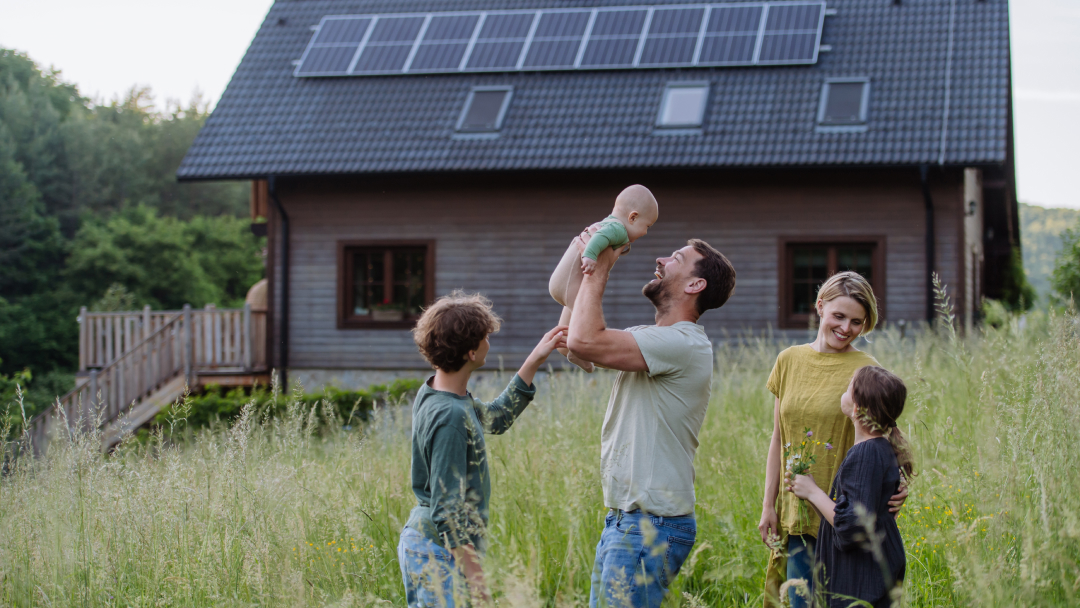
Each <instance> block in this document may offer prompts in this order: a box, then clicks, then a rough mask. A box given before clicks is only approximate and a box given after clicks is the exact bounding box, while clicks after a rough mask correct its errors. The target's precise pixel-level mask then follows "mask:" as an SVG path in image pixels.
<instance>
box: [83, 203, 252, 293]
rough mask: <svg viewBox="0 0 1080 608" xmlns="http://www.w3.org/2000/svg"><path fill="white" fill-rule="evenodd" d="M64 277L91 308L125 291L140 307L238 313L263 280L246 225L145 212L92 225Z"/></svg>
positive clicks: (141, 209)
mask: <svg viewBox="0 0 1080 608" xmlns="http://www.w3.org/2000/svg"><path fill="white" fill-rule="evenodd" d="M65 272H66V275H67V280H68V284H69V285H70V286H71V289H72V290H73V291H75V292H76V293H79V294H83V296H84V297H86V298H87V302H92V301H94V300H97V299H99V298H101V297H102V296H104V295H105V292H106V290H107V289H109V288H110V286H113V285H115V284H119V285H122V286H123V287H124V288H125V290H126V291H128V292H130V294H131V296H132V298H133V300H134V303H135V304H136V306H137V307H141V306H143V305H146V304H149V305H150V306H151V307H152V308H156V309H172V310H175V309H178V308H181V307H182V306H183V305H184V304H191V305H192V306H203V305H205V304H210V303H213V304H217V305H219V306H239V305H241V304H242V303H243V301H244V296H245V294H246V293H247V290H248V288H250V287H251V285H253V284H254V283H255V282H256V281H258V280H259V279H260V278H262V274H263V261H262V246H261V244H260V242H259V240H258V238H257V237H255V236H254V235H252V234H251V232H250V230H249V228H248V222H247V221H245V220H243V219H240V218H232V217H228V216H220V217H215V218H211V217H205V216H196V217H195V218H192V220H191V221H189V222H184V221H181V220H179V219H176V218H171V217H161V216H159V215H158V214H157V213H156V212H155V211H154V210H153V209H151V208H149V207H145V206H139V207H134V208H129V209H124V210H121V211H118V212H117V213H114V214H112V215H110V216H108V217H106V218H103V219H99V218H89V219H87V220H86V221H85V222H84V223H83V225H82V227H81V228H80V229H79V232H78V233H77V234H76V235H75V239H74V242H73V243H72V251H71V255H70V256H69V257H68V260H67V269H66V271H65Z"/></svg>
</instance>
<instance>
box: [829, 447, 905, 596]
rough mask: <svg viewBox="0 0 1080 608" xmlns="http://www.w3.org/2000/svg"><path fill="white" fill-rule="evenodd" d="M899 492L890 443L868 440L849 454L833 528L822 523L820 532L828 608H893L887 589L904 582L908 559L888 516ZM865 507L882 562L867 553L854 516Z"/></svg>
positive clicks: (838, 482)
mask: <svg viewBox="0 0 1080 608" xmlns="http://www.w3.org/2000/svg"><path fill="white" fill-rule="evenodd" d="M899 487H900V467H899V465H898V464H897V462H896V455H895V454H894V453H893V450H892V446H891V445H890V444H889V440H888V439H885V438H884V437H877V438H874V439H868V440H866V441H863V442H862V443H858V444H856V445H855V446H853V447H852V448H851V449H850V450H848V453H847V457H845V458H844V462H842V463H840V468H839V469H838V470H837V471H836V478H835V479H834V480H833V483H832V496H831V497H832V499H833V500H834V501H835V502H836V514H835V517H834V518H833V522H834V523H833V525H831V526H830V525H829V522H828V521H826V520H825V519H824V518H822V520H821V528H819V529H818V541H817V561H818V562H819V564H820V565H821V566H823V568H822V572H821V576H822V577H823V578H824V581H825V585H824V588H825V597H826V600H827V602H828V605H829V606H830V607H840V606H843V607H846V606H850V605H851V603H852V600H851V599H847V598H857V599H860V600H864V601H867V602H869V603H871V604H873V605H874V606H875V608H877V607H887V606H889V604H890V600H889V589H891V588H892V587H893V586H894V585H895V584H896V583H898V582H900V581H902V580H904V570H905V568H906V566H907V559H906V558H905V556H904V541H903V539H901V538H900V529H899V528H898V527H897V526H896V520H895V519H893V516H892V514H891V513H889V498H891V497H892V496H893V495H894V494H896V492H897V490H898V489H899ZM856 504H862V505H863V507H865V508H866V510H867V511H868V512H869V513H872V514H874V517H875V522H874V528H875V531H874V533H875V535H876V536H877V537H878V538H879V539H880V543H881V554H882V558H883V559H882V562H883V563H878V561H877V560H875V559H874V554H873V553H872V552H871V551H870V549H869V543H868V535H867V530H866V528H865V526H864V525H863V522H860V521H859V516H858V515H856V513H855V505H856Z"/></svg>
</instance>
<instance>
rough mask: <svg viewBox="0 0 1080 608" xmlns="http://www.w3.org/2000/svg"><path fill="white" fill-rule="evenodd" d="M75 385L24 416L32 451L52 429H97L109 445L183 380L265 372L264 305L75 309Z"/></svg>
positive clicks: (246, 378) (229, 381)
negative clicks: (44, 407) (51, 402)
mask: <svg viewBox="0 0 1080 608" xmlns="http://www.w3.org/2000/svg"><path fill="white" fill-rule="evenodd" d="M79 324H80V328H79V374H78V375H77V376H76V383H75V389H74V390H72V391H71V392H69V393H68V394H66V395H64V396H63V397H60V398H59V399H58V400H57V403H56V405H54V406H53V407H52V408H50V409H48V410H46V411H44V412H42V413H41V414H39V415H37V416H35V417H34V418H33V419H31V420H30V421H29V423H28V429H27V430H28V433H29V437H30V441H31V444H32V446H33V451H34V453H35V454H38V455H40V454H43V453H44V452H45V450H46V448H47V447H48V444H49V441H50V440H51V439H52V438H54V437H55V436H56V434H57V433H59V432H63V431H67V432H74V431H91V430H94V429H99V430H100V431H101V434H102V442H103V444H104V445H103V447H104V448H105V449H109V448H111V447H113V446H114V445H116V444H117V443H119V442H120V440H121V439H122V438H123V437H124V435H125V434H126V433H129V432H131V431H133V430H135V429H137V428H139V427H140V426H142V425H144V424H146V423H147V422H149V421H150V420H151V419H152V418H153V417H154V416H155V415H157V414H158V412H160V411H161V410H162V409H163V408H164V407H166V406H168V405H170V404H171V403H173V402H174V401H175V400H176V399H177V398H179V397H181V396H182V395H183V394H184V391H185V390H187V389H188V388H191V389H195V388H197V387H198V386H200V385H202V384H209V383H217V384H226V385H250V384H253V383H255V382H265V381H267V380H268V379H269V377H268V375H267V366H266V313H265V312H263V311H253V310H252V309H251V306H250V305H247V304H245V305H244V307H243V308H238V309H217V308H216V307H214V305H212V304H211V305H208V306H207V307H206V308H204V309H192V308H191V307H190V306H184V309H183V310H171V311H151V310H150V308H149V307H147V308H145V309H143V310H142V311H131V312H105V313H102V312H88V311H87V310H86V309H85V308H83V309H82V310H81V311H80V315H79Z"/></svg>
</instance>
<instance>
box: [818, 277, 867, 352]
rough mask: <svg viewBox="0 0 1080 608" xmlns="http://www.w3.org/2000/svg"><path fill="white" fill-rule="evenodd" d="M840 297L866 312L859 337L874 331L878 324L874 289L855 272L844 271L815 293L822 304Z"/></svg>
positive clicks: (830, 278) (822, 285)
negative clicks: (857, 304) (859, 306)
mask: <svg viewBox="0 0 1080 608" xmlns="http://www.w3.org/2000/svg"><path fill="white" fill-rule="evenodd" d="M840 296H847V297H849V298H851V299H852V300H855V301H856V302H858V303H859V304H860V305H862V307H863V310H865V311H866V322H865V323H864V324H863V330H862V332H860V334H859V335H862V336H865V335H867V334H869V333H870V332H872V331H874V327H875V326H877V322H878V310H877V298H876V297H874V289H873V288H872V287H870V281H867V280H866V279H864V278H863V276H862V275H861V274H859V273H857V272H852V271H850V270H846V271H844V272H838V273H836V274H834V275H832V276H831V277H829V279H828V280H827V281H825V282H824V283H822V284H821V287H820V288H819V289H818V292H817V299H818V300H821V301H822V302H832V301H833V300H835V299H836V298H839V297H840Z"/></svg>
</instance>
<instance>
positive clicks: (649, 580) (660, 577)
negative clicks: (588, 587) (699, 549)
mask: <svg viewBox="0 0 1080 608" xmlns="http://www.w3.org/2000/svg"><path fill="white" fill-rule="evenodd" d="M696 537H697V521H696V520H695V519H694V516H693V515H688V516H685V517H659V516H656V515H646V514H643V513H641V512H640V511H630V512H626V511H620V510H618V509H612V510H611V511H610V512H609V513H608V516H607V519H606V520H605V521H604V532H603V534H601V535H600V542H599V543H598V544H597V545H596V563H595V564H594V565H593V574H592V592H591V594H590V596H589V607H590V608H598V606H607V607H608V608H617V607H622V606H633V607H634V608H639V607H649V608H658V607H659V606H660V602H662V601H663V599H664V596H665V595H667V591H668V587H669V586H671V582H672V581H673V580H675V575H677V574H678V573H679V569H681V568H682V565H683V562H685V561H686V558H687V557H689V556H690V550H691V549H692V548H693V547H694V539H695V538H696ZM601 597H602V598H603V600H601V599H600V598H601ZM601 602H602V604H601Z"/></svg>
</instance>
